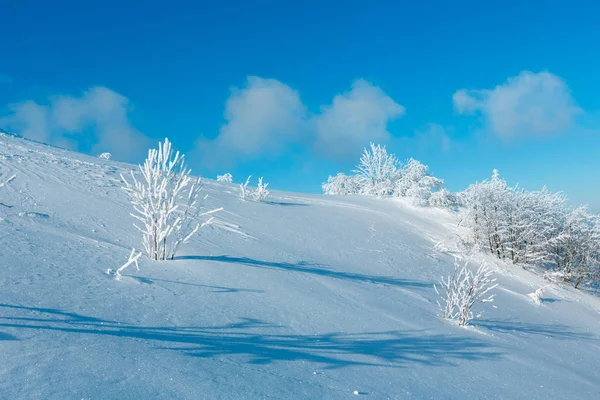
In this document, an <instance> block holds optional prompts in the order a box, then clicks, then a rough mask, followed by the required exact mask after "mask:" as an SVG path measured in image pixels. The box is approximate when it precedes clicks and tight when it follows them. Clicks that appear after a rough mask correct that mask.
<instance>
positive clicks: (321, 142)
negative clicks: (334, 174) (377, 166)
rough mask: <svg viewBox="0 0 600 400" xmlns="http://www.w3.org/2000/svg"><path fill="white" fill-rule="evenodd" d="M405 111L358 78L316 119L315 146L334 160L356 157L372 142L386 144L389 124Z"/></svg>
mask: <svg viewBox="0 0 600 400" xmlns="http://www.w3.org/2000/svg"><path fill="white" fill-rule="evenodd" d="M404 112H405V108H404V107H403V106H401V105H400V104H398V103H396V102H395V101H394V100H393V99H392V98H391V97H389V96H388V95H387V94H386V93H385V92H384V91H383V90H381V88H379V87H377V86H373V85H372V84H370V83H369V82H367V81H365V80H362V79H359V80H357V81H355V82H354V83H353V84H352V88H351V90H350V91H348V92H346V93H343V94H339V95H337V96H335V97H334V99H333V102H332V104H331V105H329V106H324V107H322V108H321V114H319V115H317V116H315V117H314V123H315V129H316V135H317V137H316V143H315V147H316V149H317V150H318V151H320V152H321V153H323V154H325V155H327V156H330V157H332V158H346V157H356V154H357V151H358V152H360V149H362V147H364V146H365V145H367V144H368V143H369V142H371V141H372V142H378V143H381V142H385V141H386V140H387V139H388V138H389V137H390V133H389V132H388V130H387V125H388V122H389V121H391V120H394V119H396V118H399V117H401V116H402V115H403V114H404Z"/></svg>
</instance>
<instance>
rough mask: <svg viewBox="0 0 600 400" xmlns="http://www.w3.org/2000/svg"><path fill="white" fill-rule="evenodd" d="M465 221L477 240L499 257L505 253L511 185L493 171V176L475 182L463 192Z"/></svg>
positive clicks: (502, 256)
mask: <svg viewBox="0 0 600 400" xmlns="http://www.w3.org/2000/svg"><path fill="white" fill-rule="evenodd" d="M464 198H465V203H466V207H465V210H464V221H466V223H467V224H468V225H469V226H470V227H471V228H472V229H473V233H474V239H475V242H476V243H477V244H479V245H481V246H484V247H488V248H489V250H490V253H492V254H494V255H496V256H497V257H498V258H504V256H505V247H506V246H505V240H504V239H505V228H506V226H505V222H506V220H507V218H506V215H507V207H508V204H509V203H510V201H511V193H510V188H509V187H508V185H507V184H506V182H505V181H504V180H503V179H501V178H500V175H499V173H498V171H497V170H494V172H493V175H492V179H491V180H486V181H483V182H481V183H475V184H473V185H471V186H469V188H468V189H467V190H466V191H465V193H464Z"/></svg>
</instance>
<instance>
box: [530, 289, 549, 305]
mask: <svg viewBox="0 0 600 400" xmlns="http://www.w3.org/2000/svg"><path fill="white" fill-rule="evenodd" d="M544 288H545V287H541V288H539V289H537V290H536V291H535V292H533V293H529V294H528V295H527V296H529V298H531V300H533V302H534V303H535V304H537V305H540V304H542V296H543V295H544Z"/></svg>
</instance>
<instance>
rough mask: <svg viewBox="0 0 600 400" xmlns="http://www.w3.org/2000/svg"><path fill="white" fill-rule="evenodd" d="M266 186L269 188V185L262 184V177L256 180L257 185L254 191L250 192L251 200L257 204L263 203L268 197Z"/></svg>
mask: <svg viewBox="0 0 600 400" xmlns="http://www.w3.org/2000/svg"><path fill="white" fill-rule="evenodd" d="M267 186H269V184H268V183H263V178H262V177H260V178H258V185H257V186H256V189H254V191H253V192H252V199H253V200H254V201H258V202H262V201H265V200H266V199H267V196H268V195H269V191H268V190H267Z"/></svg>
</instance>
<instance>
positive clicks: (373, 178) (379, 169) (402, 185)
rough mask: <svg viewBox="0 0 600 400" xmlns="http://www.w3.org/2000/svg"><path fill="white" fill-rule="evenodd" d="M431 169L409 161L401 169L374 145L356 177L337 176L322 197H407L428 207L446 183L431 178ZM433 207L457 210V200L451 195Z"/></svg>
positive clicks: (439, 198) (444, 195) (437, 199)
mask: <svg viewBox="0 0 600 400" xmlns="http://www.w3.org/2000/svg"><path fill="white" fill-rule="evenodd" d="M428 171H429V167H427V166H426V165H424V164H422V163H421V162H419V161H417V160H414V159H412V158H411V159H409V160H408V162H407V163H406V165H401V163H400V162H399V161H398V159H397V158H396V156H394V155H393V154H389V153H388V152H387V149H386V147H385V146H381V145H376V144H374V143H371V144H370V146H369V148H365V149H364V151H363V154H362V156H361V158H360V162H359V164H358V166H357V167H356V170H355V171H354V172H355V173H356V175H349V176H348V175H345V174H342V173H338V174H337V175H336V176H330V177H329V178H328V179H327V182H326V183H324V184H323V185H322V188H323V193H325V194H334V195H349V194H362V195H367V196H377V197H388V196H398V197H407V198H410V199H412V200H413V202H414V203H415V204H417V205H420V206H424V207H425V206H429V205H431V202H430V201H429V199H430V197H431V196H432V195H433V194H434V193H436V192H438V191H441V190H442V189H443V188H444V181H443V180H441V179H438V178H436V177H434V176H432V175H431V174H429V172H428ZM432 203H433V204H434V205H435V206H438V207H455V206H457V205H458V204H459V201H458V199H457V198H456V197H455V196H454V195H452V194H451V193H450V192H448V191H444V192H443V193H441V194H438V195H436V196H435V198H434V199H433V201H432Z"/></svg>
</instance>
